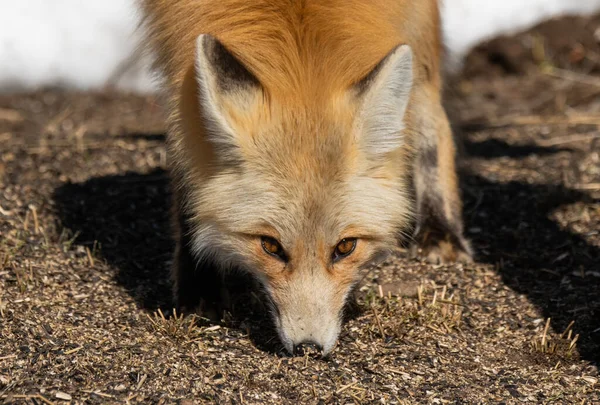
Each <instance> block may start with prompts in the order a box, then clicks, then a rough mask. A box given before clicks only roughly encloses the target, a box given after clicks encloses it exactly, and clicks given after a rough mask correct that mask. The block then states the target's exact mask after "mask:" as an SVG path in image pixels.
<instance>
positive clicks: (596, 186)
mask: <svg viewBox="0 0 600 405" xmlns="http://www.w3.org/2000/svg"><path fill="white" fill-rule="evenodd" d="M571 188H572V189H574V190H582V191H596V190H600V183H588V184H574V185H573V186H571Z"/></svg>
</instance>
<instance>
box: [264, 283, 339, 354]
mask: <svg viewBox="0 0 600 405" xmlns="http://www.w3.org/2000/svg"><path fill="white" fill-rule="evenodd" d="M267 288H268V287H267ZM272 296H273V301H274V305H276V306H277V311H274V314H275V318H276V319H275V324H276V326H277V331H278V333H279V337H280V339H281V342H282V343H283V345H284V346H285V348H286V350H287V351H289V352H290V353H293V351H294V347H295V346H297V345H299V344H301V343H314V344H317V345H319V346H321V347H322V351H323V354H324V355H325V354H328V353H329V352H330V351H331V350H332V349H333V348H334V347H335V345H336V342H337V338H338V336H339V334H340V330H341V326H342V321H341V312H342V308H343V304H344V302H345V294H341V295H340V294H339V293H338V294H336V291H335V288H333V285H332V284H331V281H329V280H326V279H325V277H319V276H318V275H316V274H314V273H312V272H310V273H305V274H304V275H298V276H297V277H294V278H293V279H292V280H290V282H289V285H288V286H287V288H286V291H285V293H284V294H278V293H275V294H273V295H272ZM277 313H278V314H279V316H278V315H277Z"/></svg>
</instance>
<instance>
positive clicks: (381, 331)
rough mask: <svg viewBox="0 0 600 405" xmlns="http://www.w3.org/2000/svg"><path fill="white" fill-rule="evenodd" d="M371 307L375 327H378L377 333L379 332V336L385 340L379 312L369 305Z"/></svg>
mask: <svg viewBox="0 0 600 405" xmlns="http://www.w3.org/2000/svg"><path fill="white" fill-rule="evenodd" d="M371 308H372V309H373V314H374V315H375V322H376V323H377V327H378V328H379V333H381V338H382V339H383V340H385V332H384V331H383V326H382V325H381V321H380V320H379V314H378V313H377V310H376V309H375V306H372V307H371Z"/></svg>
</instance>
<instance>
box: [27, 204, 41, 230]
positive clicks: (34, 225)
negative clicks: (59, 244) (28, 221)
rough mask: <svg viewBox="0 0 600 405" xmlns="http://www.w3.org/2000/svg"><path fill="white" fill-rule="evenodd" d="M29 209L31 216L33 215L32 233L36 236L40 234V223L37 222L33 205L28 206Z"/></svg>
mask: <svg viewBox="0 0 600 405" xmlns="http://www.w3.org/2000/svg"><path fill="white" fill-rule="evenodd" d="M29 209H30V210H31V214H32V215H33V233H34V234H35V235H37V234H38V233H40V223H39V221H38V216H37V210H36V208H35V206H33V205H30V206H29Z"/></svg>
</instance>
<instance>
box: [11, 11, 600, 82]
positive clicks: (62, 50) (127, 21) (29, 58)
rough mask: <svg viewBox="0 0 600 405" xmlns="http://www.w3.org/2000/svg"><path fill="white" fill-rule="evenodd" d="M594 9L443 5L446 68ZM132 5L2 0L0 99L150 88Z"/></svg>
mask: <svg viewBox="0 0 600 405" xmlns="http://www.w3.org/2000/svg"><path fill="white" fill-rule="evenodd" d="M598 10H600V0H528V1H523V0H503V1H493V0H443V1H442V12H443V19H444V26H443V28H444V36H445V41H446V45H447V47H448V49H449V51H450V58H449V59H448V67H449V68H451V69H454V70H456V69H458V68H459V67H460V63H461V61H462V59H463V57H464V55H465V54H466V53H467V52H468V51H469V50H470V49H471V48H472V47H473V46H474V45H476V44H477V43H479V42H481V41H484V40H487V39H489V38H491V37H494V36H497V35H501V34H510V33H513V32H517V31H519V30H523V29H526V28H528V27H530V26H532V25H534V24H536V23H538V22H540V21H543V20H545V19H549V18H552V17H557V16H560V15H563V14H577V15H586V14H591V13H594V12H596V11H598ZM137 23H138V15H137V12H136V7H135V0H103V1H83V0H52V1H48V0H26V1H14V0H0V92H4V93H6V92H15V91H27V90H28V91H31V90H35V89H38V88H40V87H48V86H52V87H55V86H63V87H70V88H78V89H96V88H102V87H106V86H109V87H117V88H119V89H122V90H132V91H136V92H148V91H152V90H153V89H154V87H153V83H152V80H151V75H150V74H149V72H148V68H147V60H146V59H145V58H144V57H142V56H141V55H140V54H139V53H138V52H136V49H137V45H138V43H139V40H140V35H139V34H140V33H139V32H138V31H137V30H136V27H137Z"/></svg>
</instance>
